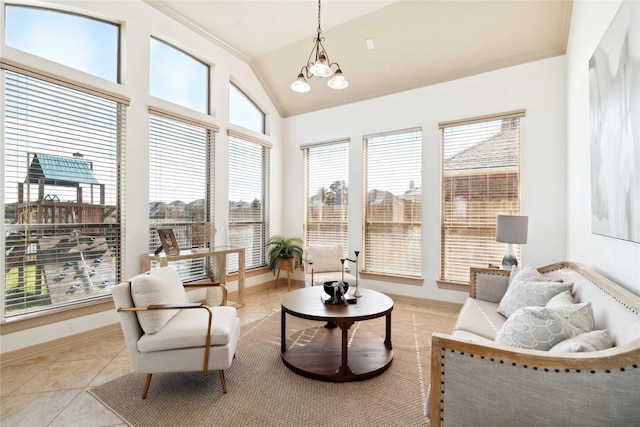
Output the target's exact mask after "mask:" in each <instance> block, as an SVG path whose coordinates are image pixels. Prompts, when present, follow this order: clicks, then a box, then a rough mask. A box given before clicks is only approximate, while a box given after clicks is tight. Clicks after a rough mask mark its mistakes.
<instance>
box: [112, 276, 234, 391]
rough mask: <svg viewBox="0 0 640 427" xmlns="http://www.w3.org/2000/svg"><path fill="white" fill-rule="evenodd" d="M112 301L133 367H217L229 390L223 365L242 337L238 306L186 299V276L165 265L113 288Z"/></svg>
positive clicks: (148, 380) (182, 369)
mask: <svg viewBox="0 0 640 427" xmlns="http://www.w3.org/2000/svg"><path fill="white" fill-rule="evenodd" d="M112 294H113V300H114V302H115V306H116V308H117V312H118V318H119V320H120V325H121V326H122V331H123V333H124V338H125V342H126V345H127V350H128V352H129V356H130V357H131V361H132V363H133V367H134V371H135V372H143V373H146V374H147V378H146V382H145V386H144V391H143V394H142V398H143V399H146V397H147V392H148V391H149V384H150V383H151V376H152V375H153V374H154V373H159V372H191V371H199V370H201V371H202V373H203V375H204V376H206V375H207V372H208V371H209V370H218V372H219V374H220V382H221V385H222V391H223V392H224V393H226V392H227V385H226V382H225V378H224V370H225V369H228V368H229V367H230V366H231V363H232V361H233V358H234V356H235V351H236V346H237V344H238V338H239V337H240V319H239V318H238V316H237V314H236V309H235V308H234V307H227V306H224V307H223V306H220V307H209V306H207V305H206V304H205V303H202V302H195V303H194V302H188V299H187V295H186V292H185V290H184V288H183V286H182V281H181V280H180V277H179V276H178V274H177V273H176V271H175V270H173V268H171V267H161V268H159V269H157V270H153V271H150V272H147V273H143V274H140V275H138V276H135V277H133V278H132V279H131V280H129V281H127V282H123V283H120V284H118V285H116V286H114V287H113V290H112Z"/></svg>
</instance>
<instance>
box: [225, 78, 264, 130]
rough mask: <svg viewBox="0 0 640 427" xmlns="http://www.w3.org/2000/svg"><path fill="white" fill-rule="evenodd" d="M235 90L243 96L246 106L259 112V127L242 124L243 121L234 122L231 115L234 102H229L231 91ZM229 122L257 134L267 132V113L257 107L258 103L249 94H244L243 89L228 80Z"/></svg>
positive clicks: (232, 114)
mask: <svg viewBox="0 0 640 427" xmlns="http://www.w3.org/2000/svg"><path fill="white" fill-rule="evenodd" d="M234 90H235V91H236V92H237V93H238V95H240V96H241V97H243V98H244V99H245V101H246V102H245V106H247V107H252V108H253V109H254V110H255V111H256V112H259V113H260V118H261V120H260V121H261V123H260V129H254V128H252V127H247V126H244V124H243V123H236V122H234V121H233V116H234V111H233V109H234V104H233V103H232V102H231V98H232V97H231V93H232V91H234ZM229 122H230V123H232V124H234V125H236V126H241V127H243V128H245V129H249V130H251V131H254V132H257V133H259V134H262V135H265V134H266V132H267V115H266V114H265V112H264V111H262V109H261V108H260V107H258V104H256V103H255V101H254V100H253V99H251V97H250V96H249V95H247V94H246V92H245V91H243V90H242V89H240V87H239V86H238V85H237V84H235V83H233V82H231V81H230V82H229Z"/></svg>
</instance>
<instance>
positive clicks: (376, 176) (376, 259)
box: [363, 128, 422, 277]
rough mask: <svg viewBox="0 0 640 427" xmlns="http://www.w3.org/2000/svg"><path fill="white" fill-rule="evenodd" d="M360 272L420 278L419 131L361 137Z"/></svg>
mask: <svg viewBox="0 0 640 427" xmlns="http://www.w3.org/2000/svg"><path fill="white" fill-rule="evenodd" d="M364 179H365V185H364V190H365V191H364V201H363V206H364V210H365V213H364V216H365V223H364V271H366V272H369V273H379V274H388V275H398V276H407V277H421V276H422V130H421V129H419V128H418V129H409V130H403V131H397V132H389V133H384V134H378V135H370V136H366V137H365V138H364Z"/></svg>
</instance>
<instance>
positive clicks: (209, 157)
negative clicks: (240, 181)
mask: <svg viewBox="0 0 640 427" xmlns="http://www.w3.org/2000/svg"><path fill="white" fill-rule="evenodd" d="M154 120H159V121H158V122H157V123H156V122H154ZM167 120H169V121H170V122H171V123H173V125H172V129H173V130H176V131H183V132H184V133H182V134H174V135H173V139H171V140H170V142H164V143H163V144H162V146H159V147H157V148H158V149H162V148H167V147H166V145H167V144H171V147H170V149H171V150H176V144H172V142H174V141H176V139H177V140H179V141H181V142H182V143H183V146H184V149H185V150H186V149H187V145H185V144H186V140H187V139H189V138H190V137H192V132H198V131H200V132H203V140H202V141H200V142H201V143H202V144H203V145H204V147H201V149H202V153H200V154H202V164H201V165H200V166H201V167H202V168H203V169H204V172H203V175H204V176H203V177H202V179H203V184H202V185H203V186H204V189H203V194H202V196H203V197H204V199H205V200H204V206H203V209H204V210H203V213H202V217H197V218H195V220H187V219H178V218H175V219H172V218H169V220H167V221H158V220H155V221H154V220H153V219H152V218H151V217H149V252H150V253H153V252H154V251H155V250H156V249H158V248H159V247H160V246H161V242H160V239H159V236H158V232H157V230H158V229H160V228H171V229H172V230H173V231H174V235H175V237H176V239H177V243H178V247H179V248H182V249H183V250H184V249H192V247H193V246H198V247H205V246H206V247H213V246H214V230H215V222H214V220H215V218H214V217H213V214H212V212H213V206H214V202H215V193H214V188H215V170H214V168H215V144H216V136H217V135H216V134H217V133H218V132H219V130H220V128H219V127H218V126H216V125H213V124H210V123H207V122H203V121H201V120H197V119H194V118H191V117H187V116H184V115H181V114H177V113H173V112H170V111H167V110H164V109H161V108H157V107H154V106H150V107H149V127H150V129H149V161H150V162H151V161H152V159H153V157H154V155H152V150H153V149H154V148H155V147H154V140H153V139H154V138H156V137H157V138H160V135H155V134H154V132H155V129H156V126H158V127H162V129H163V132H166V131H167V126H162V125H161V123H160V121H167ZM188 151H189V153H190V154H192V152H193V146H192V145H191V146H190V147H189V148H188ZM151 171H152V168H151V166H150V167H149V174H150V176H149V187H150V188H149V203H152V202H161V201H160V200H157V201H152V200H151V198H152V197H153V194H154V191H152V190H151V187H152V186H153V182H154V177H153V176H152V172H151ZM174 172H176V173H179V171H176V170H174ZM196 200H197V199H196ZM171 202H173V200H172V201H171ZM171 202H169V203H171ZM191 202H193V201H191ZM191 202H189V203H191ZM151 213H152V212H151V210H150V211H149V214H150V215H151ZM172 265H173V266H174V267H175V268H176V269H177V270H178V274H179V276H180V278H181V279H182V280H183V281H190V280H197V279H202V278H205V277H207V275H208V274H209V273H211V274H213V273H214V272H215V264H214V261H213V260H210V259H192V260H184V261H176V262H173V263H172Z"/></svg>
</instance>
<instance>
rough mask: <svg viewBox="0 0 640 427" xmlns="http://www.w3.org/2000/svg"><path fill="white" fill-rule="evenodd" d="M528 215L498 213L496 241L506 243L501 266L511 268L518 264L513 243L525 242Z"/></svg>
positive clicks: (506, 268)
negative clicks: (505, 251)
mask: <svg viewBox="0 0 640 427" xmlns="http://www.w3.org/2000/svg"><path fill="white" fill-rule="evenodd" d="M528 223H529V217H527V216H519V215H498V220H497V225H496V242H502V243H507V253H506V254H504V257H503V258H502V268H504V269H505V270H511V269H512V268H513V267H514V266H517V265H518V258H517V257H516V254H515V252H514V251H513V244H514V243H516V244H524V243H527V225H528Z"/></svg>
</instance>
